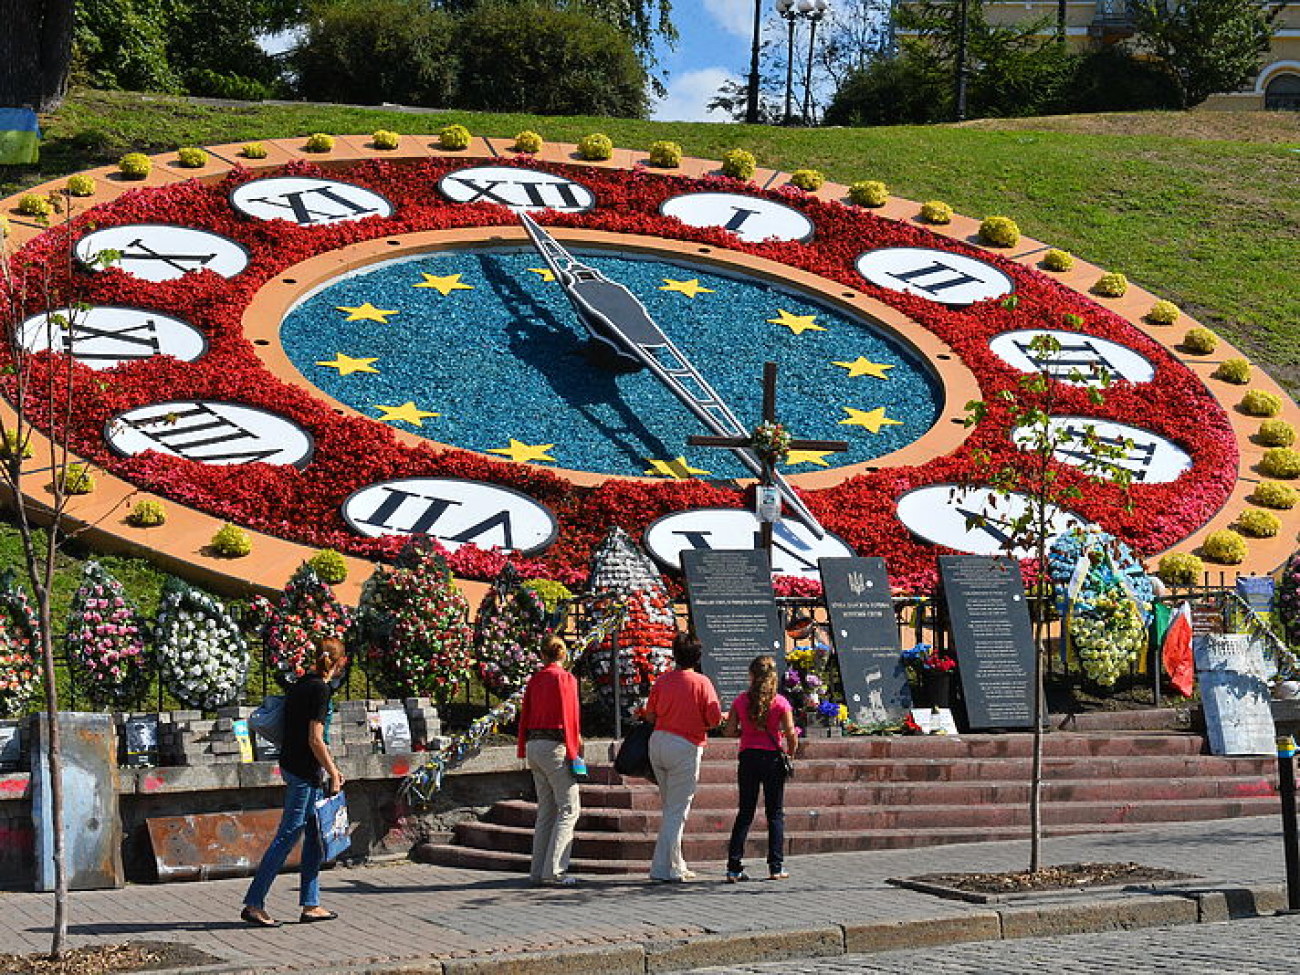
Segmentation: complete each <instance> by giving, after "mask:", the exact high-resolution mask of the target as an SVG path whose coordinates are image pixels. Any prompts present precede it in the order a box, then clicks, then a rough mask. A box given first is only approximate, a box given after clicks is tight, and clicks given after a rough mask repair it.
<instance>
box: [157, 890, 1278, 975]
mask: <svg viewBox="0 0 1300 975" xmlns="http://www.w3.org/2000/svg"><path fill="white" fill-rule="evenodd" d="M1136 893H1137V892H1134V893H1133V894H1129V895H1127V896H1118V897H1110V898H1099V899H1092V900H1088V901H1082V902H1080V901H1075V902H1072V903H1060V902H1058V903H1050V904H1040V905H1036V906H1033V907H1029V906H1023V907H1022V906H1016V907H1005V908H1001V909H999V910H996V911H977V912H971V913H969V914H963V915H957V916H953V917H946V918H921V919H917V920H911V921H882V922H846V923H842V924H833V925H827V926H825V927H819V928H797V929H776V930H766V931H744V932H735V933H731V934H714V935H701V936H699V937H694V938H689V939H682V940H673V941H665V940H659V941H648V942H644V943H642V942H635V941H630V942H626V943H623V944H611V945H601V946H574V947H572V948H562V949H555V950H546V951H536V952H521V953H517V954H498V955H484V956H481V957H474V958H445V959H438V958H432V957H431V958H427V959H404V960H401V959H394V960H393V961H391V962H370V963H365V964H355V963H354V964H343V965H338V966H329V967H321V966H319V965H313V966H312V967H311V968H310V969H309V971H310V972H311V973H312V975H572V973H574V972H581V973H582V975H659V973H667V972H674V971H678V972H680V971H689V970H691V969H695V968H704V967H709V966H714V965H735V964H748V963H752V962H760V961H778V960H782V959H790V960H794V959H800V958H825V957H833V956H838V955H845V954H870V953H873V952H881V951H894V950H898V949H906V948H920V947H934V946H936V945H945V944H962V943H973V942H978V941H999V940H1012V939H1020V938H1035V937H1039V938H1043V937H1053V936H1056V935H1063V934H1087V933H1095V932H1102V931H1116V930H1130V929H1134V928H1143V927H1154V926H1159V925H1187V924H1197V923H1213V922H1220V921H1230V920H1234V919H1237V918H1245V917H1256V916H1261V915H1268V914H1272V913H1275V912H1277V911H1280V910H1283V909H1285V908H1286V904H1287V900H1286V889H1285V887H1284V886H1282V885H1270V884H1265V885H1259V886H1239V887H1220V888H1207V889H1201V890H1196V889H1190V890H1180V891H1177V892H1161V893H1157V894H1155V895H1154V896H1146V897H1143V896H1135V894H1136ZM295 970H296V971H302V970H303V969H293V968H292V967H288V966H284V965H278V964H267V963H249V962H242V963H238V964H225V965H205V966H198V967H192V968H172V969H166V970H158V971H154V972H152V973H151V975H267V973H268V972H272V971H280V972H286V973H287V972H290V971H295Z"/></svg>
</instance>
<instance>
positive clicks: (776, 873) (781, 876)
mask: <svg viewBox="0 0 1300 975" xmlns="http://www.w3.org/2000/svg"><path fill="white" fill-rule="evenodd" d="M767 879H768V880H789V879H790V875H789V874H788V873H786V872H785V871H784V870H773V871H772V872H771V873H770V874H768V875H767Z"/></svg>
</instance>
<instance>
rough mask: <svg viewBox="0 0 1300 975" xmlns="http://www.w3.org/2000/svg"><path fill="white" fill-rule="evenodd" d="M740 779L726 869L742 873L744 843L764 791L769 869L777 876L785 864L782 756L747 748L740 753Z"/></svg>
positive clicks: (772, 751) (774, 752)
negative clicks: (760, 790) (761, 792)
mask: <svg viewBox="0 0 1300 975" xmlns="http://www.w3.org/2000/svg"><path fill="white" fill-rule="evenodd" d="M739 760H740V761H739V766H738V768H737V778H738V780H739V785H740V798H739V802H738V803H737V808H736V821H735V823H734V824H733V825H732V827H731V842H730V843H729V844H728V845H727V869H728V870H729V871H731V872H732V873H739V872H740V870H741V860H742V859H743V858H744V856H745V840H746V839H747V838H748V837H749V827H750V826H751V825H753V822H754V810H755V809H756V808H757V807H758V789H759V787H760V786H762V788H763V810H764V812H765V813H766V814H767V866H768V871H769V872H770V873H777V872H778V871H779V870H780V869H781V864H782V862H783V857H784V853H783V848H784V847H785V768H784V767H783V766H782V764H781V753H780V752H778V751H775V750H773V749H767V748H746V749H745V750H744V751H742V752H741V753H740V756H739Z"/></svg>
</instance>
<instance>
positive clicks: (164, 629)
mask: <svg viewBox="0 0 1300 975" xmlns="http://www.w3.org/2000/svg"><path fill="white" fill-rule="evenodd" d="M154 646H155V650H156V652H157V655H158V669H159V672H160V676H161V678H162V681H163V683H164V684H165V686H166V687H167V689H168V690H170V691H171V692H172V693H173V694H174V695H175V696H176V698H177V700H179V701H181V703H183V704H185V705H186V706H188V707H194V708H199V709H202V710H212V709H213V708H218V707H221V706H222V705H225V704H229V703H230V702H231V701H234V700H235V699H236V698H238V697H239V692H240V691H241V690H242V689H243V686H244V681H245V679H246V678H247V676H248V644H247V642H246V641H245V640H244V637H243V634H241V633H240V632H239V626H238V625H237V624H236V623H235V621H234V620H233V619H232V618H231V617H230V614H229V613H228V612H227V611H226V607H225V606H223V605H222V604H221V603H219V602H218V601H217V600H215V599H213V598H212V597H211V596H208V595H207V594H206V593H202V592H199V591H198V590H197V589H191V588H190V587H189V586H187V585H185V584H184V583H183V582H180V581H179V580H177V579H172V580H169V581H168V584H167V588H166V590H164V592H163V598H162V602H161V604H160V605H159V607H158V621H157V624H156V629H155V631H154Z"/></svg>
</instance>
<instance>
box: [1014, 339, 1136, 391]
mask: <svg viewBox="0 0 1300 975" xmlns="http://www.w3.org/2000/svg"><path fill="white" fill-rule="evenodd" d="M1039 335H1051V336H1053V337H1055V338H1056V340H1057V341H1058V342H1060V343H1061V350H1060V352H1059V353H1057V354H1055V355H1052V356H1046V357H1045V356H1044V355H1043V354H1042V353H1041V352H1039V351H1037V350H1035V349H1034V348H1033V347H1032V345H1033V341H1034V339H1035V338H1036V337H1037V336H1039ZM989 348H990V349H992V350H993V352H994V354H995V355H997V356H998V358H1000V359H1002V360H1003V361H1004V362H1006V363H1008V364H1009V365H1012V366H1015V367H1016V368H1017V369H1019V370H1020V371H1021V372H1043V373H1046V374H1047V375H1049V376H1051V377H1052V378H1053V379H1057V380H1060V381H1061V382H1064V383H1069V384H1070V385H1072V386H1100V385H1101V384H1102V381H1103V379H1104V377H1105V376H1107V375H1109V376H1110V378H1111V379H1127V380H1128V381H1129V382H1131V383H1145V382H1150V381H1151V379H1152V378H1153V377H1154V376H1155V374H1156V370H1155V367H1154V366H1152V365H1151V363H1150V362H1148V361H1147V360H1146V359H1145V358H1143V357H1142V356H1140V355H1138V354H1137V353H1136V352H1134V351H1133V350H1132V349H1130V348H1128V347H1127V346H1124V345H1120V344H1119V343H1118V342H1112V341H1110V340H1109V339H1101V338H1097V337H1096V336H1094V335H1082V334H1080V333H1078V332H1062V331H1056V330H1040V329H1026V330H1024V331H1020V332H1003V333H1002V334H1001V335H996V336H994V337H993V339H992V340H991V341H990V342H989ZM1076 375H1077V377H1078V378H1072V377H1074V376H1076Z"/></svg>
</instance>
